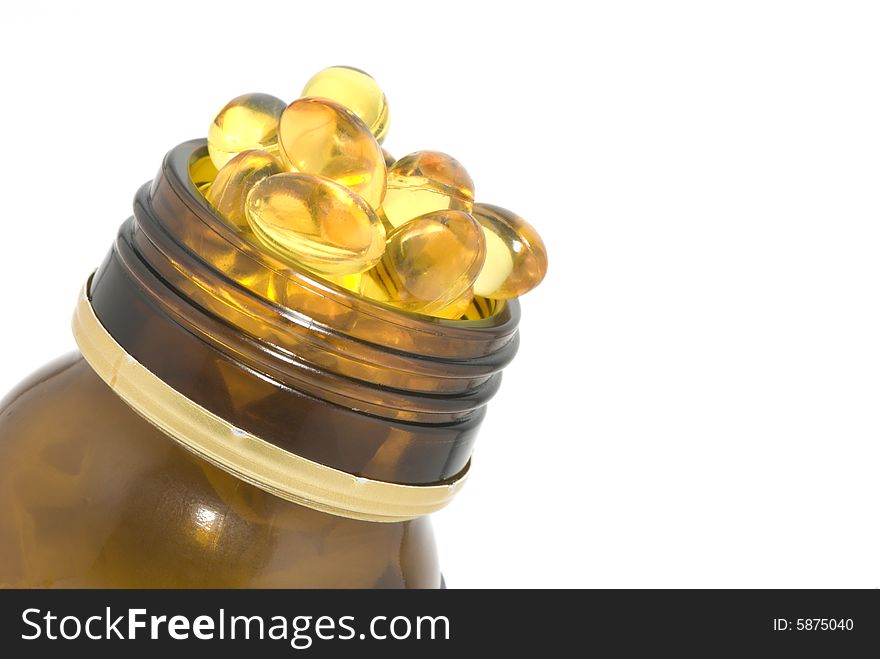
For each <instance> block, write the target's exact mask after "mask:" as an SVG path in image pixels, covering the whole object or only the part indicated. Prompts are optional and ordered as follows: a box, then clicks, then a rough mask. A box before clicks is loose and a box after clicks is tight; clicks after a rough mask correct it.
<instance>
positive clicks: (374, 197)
mask: <svg viewBox="0 0 880 659" xmlns="http://www.w3.org/2000/svg"><path fill="white" fill-rule="evenodd" d="M278 140H279V145H280V147H281V157H282V159H283V160H284V162H285V164H286V165H287V166H288V167H289V168H290V169H291V170H292V171H295V172H302V173H303V174H316V175H319V176H324V177H327V178H330V179H333V180H334V181H337V182H338V183H341V184H342V185H344V186H346V187H347V188H349V189H351V190H354V191H355V192H356V193H358V195H360V196H361V197H363V199H364V200H365V201H366V202H367V203H368V204H370V205H371V206H372V207H373V208H378V207H379V205H380V204H381V203H382V198H383V197H384V196H385V159H384V157H383V155H382V147H380V146H379V143H378V142H376V138H374V137H373V134H372V133H371V132H370V129H369V128H367V126H366V125H365V124H364V122H363V121H361V120H360V119H359V118H358V117H357V116H356V115H355V114H354V113H352V112H351V110H348V109H347V108H344V107H342V106H341V105H339V104H337V103H334V102H332V101H328V100H327V99H323V98H301V99H299V100H297V101H294V102H293V103H291V104H290V105H289V106H287V109H286V110H284V112H283V113H282V115H281V120H280V122H279V124H278Z"/></svg>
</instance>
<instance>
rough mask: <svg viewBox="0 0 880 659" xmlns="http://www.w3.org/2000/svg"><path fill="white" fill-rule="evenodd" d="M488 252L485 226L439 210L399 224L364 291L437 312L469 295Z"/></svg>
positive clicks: (412, 308)
mask: <svg viewBox="0 0 880 659" xmlns="http://www.w3.org/2000/svg"><path fill="white" fill-rule="evenodd" d="M485 256H486V241H485V238H484V236H483V230H482V229H481V228H480V225H479V224H478V223H477V221H476V220H474V218H472V217H471V216H470V215H468V214H467V213H464V212H461V211H438V212H434V213H428V214H426V215H423V216H421V217H418V218H416V219H414V220H412V221H411V222H407V223H406V224H405V225H403V226H401V227H399V228H397V229H395V230H394V231H393V232H392V233H391V234H390V235H389V236H388V242H387V245H386V247H385V254H384V256H383V257H382V260H381V261H380V262H379V263H378V265H377V266H376V267H375V268H374V269H373V270H370V271H369V272H368V273H367V275H368V276H365V277H364V279H363V287H362V292H363V294H364V295H366V296H368V297H372V298H374V299H377V300H381V301H384V302H388V303H390V304H393V305H395V306H398V307H400V308H402V309H408V310H410V311H418V312H421V313H426V314H432V313H435V312H438V311H440V310H442V309H444V308H445V307H448V306H449V305H450V304H452V303H453V302H456V301H457V300H459V299H460V298H461V297H462V296H465V295H467V294H468V291H469V290H470V289H471V287H472V286H473V283H474V281H475V280H476V278H477V275H478V274H479V272H480V269H481V268H482V266H483V262H484V260H485Z"/></svg>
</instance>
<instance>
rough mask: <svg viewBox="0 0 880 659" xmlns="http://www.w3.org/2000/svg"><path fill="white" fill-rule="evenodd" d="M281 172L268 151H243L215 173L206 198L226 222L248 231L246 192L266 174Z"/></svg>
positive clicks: (279, 164)
mask: <svg viewBox="0 0 880 659" xmlns="http://www.w3.org/2000/svg"><path fill="white" fill-rule="evenodd" d="M283 171H284V166H283V165H282V164H281V161H280V160H279V159H278V157H277V156H274V155H272V154H271V153H268V152H267V151H257V150H254V151H242V152H241V153H239V154H238V155H237V156H235V157H234V158H233V159H232V160H230V161H229V162H228V163H226V164H225V165H223V168H222V169H221V170H220V171H219V172H217V176H216V177H215V178H214V183H213V184H212V185H211V187H210V189H209V190H208V192H207V194H206V195H205V198H206V199H207V200H208V203H209V204H211V205H212V206H213V207H214V208H216V209H217V211H219V213H220V214H221V215H222V216H223V217H224V218H225V219H226V221H227V222H229V224H231V225H232V226H234V227H235V228H237V229H238V230H239V231H250V226H249V225H248V221H247V214H246V213H245V200H246V199H247V195H248V192H250V190H251V188H252V187H254V185H256V184H257V183H259V182H260V181H262V180H263V179H264V178H266V177H267V176H272V175H273V174H280V173H282V172H283Z"/></svg>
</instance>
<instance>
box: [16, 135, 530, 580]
mask: <svg viewBox="0 0 880 659" xmlns="http://www.w3.org/2000/svg"><path fill="white" fill-rule="evenodd" d="M206 161H207V158H206V148H205V144H204V141H203V140H196V141H192V142H187V143H184V144H181V145H179V146H178V147H176V148H175V149H173V150H172V151H171V152H169V154H168V155H167V156H166V158H165V160H164V162H163V165H162V168H161V170H160V172H159V174H158V175H157V177H156V178H155V180H154V181H153V182H152V184H151V185H145V186H144V187H143V188H141V189H140V190H139V191H138V193H137V196H136V198H135V204H134V216H133V217H132V218H130V219H128V220H127V221H126V222H124V223H123V224H122V226H121V227H120V230H119V234H118V237H117V239H116V242H115V244H114V245H113V247H112V249H111V250H110V253H109V254H108V256H107V258H106V259H105V261H104V263H103V264H102V265H101V266H100V268H99V269H98V270H97V272H96V273H95V274H94V275H93V276H92V277H91V278H90V279H89V281H88V282H87V283H86V285H85V287H84V289H83V294H82V296H81V299H80V301H79V304H78V305H77V308H76V313H75V316H74V334H75V336H76V339H77V343H78V345H79V347H80V351H79V352H77V353H75V354H72V355H69V356H66V357H63V358H61V359H59V360H57V361H55V362H53V363H52V364H50V365H49V366H47V367H45V368H44V369H43V370H41V371H38V372H37V373H35V374H34V375H32V376H31V377H30V378H28V379H27V380H25V381H24V382H23V383H22V384H21V385H19V387H18V388H16V389H15V390H14V391H12V392H11V393H10V394H9V395H8V396H7V397H6V398H5V399H4V400H3V401H2V403H0V585H3V586H22V587H44V586H45V587H92V586H95V587H100V586H114V587H365V588H368V587H415V588H425V587H428V588H430V587H438V586H439V585H440V583H441V577H440V569H439V566H438V561H437V556H436V549H435V545H434V539H433V535H432V531H431V526H430V521H429V517H428V515H429V514H430V513H431V512H433V511H435V510H437V509H438V508H440V507H442V506H443V505H445V504H446V503H447V502H448V501H449V500H450V499H451V498H452V496H453V495H454V494H455V492H456V491H457V489H458V488H459V487H460V486H461V484H462V483H463V479H464V477H465V476H466V474H467V470H468V466H469V460H470V455H471V450H472V446H473V442H474V438H475V436H476V432H477V429H478V427H479V425H480V422H481V420H482V418H483V415H484V411H485V406H486V403H487V402H488V400H489V398H490V397H491V396H492V395H493V394H494V393H495V391H496V390H497V387H498V384H499V381H500V378H501V369H502V368H503V367H504V366H505V365H506V364H507V363H508V362H509V360H510V359H511V358H512V357H513V355H514V353H515V351H516V347H517V340H518V339H517V331H516V326H517V320H518V313H519V308H518V305H517V302H516V301H509V302H506V303H498V304H497V305H496V306H494V307H493V306H491V305H488V306H487V305H486V304H485V302H483V303H482V304H481V305H480V307H479V308H477V307H474V308H473V309H471V310H470V313H469V317H472V318H474V320H465V321H449V320H442V319H435V318H430V317H426V316H420V315H417V314H409V313H406V312H401V311H399V310H397V309H394V308H391V307H387V306H383V305H381V304H378V303H375V302H372V301H368V300H366V299H363V298H360V297H358V296H356V295H354V294H352V293H349V292H348V291H346V290H344V289H342V288H340V287H337V286H335V285H334V284H332V283H328V282H325V281H322V280H320V279H317V278H315V277H314V276H312V275H309V274H308V273H306V272H304V271H299V270H296V269H293V268H291V267H290V266H289V265H286V264H284V263H282V262H280V261H278V260H276V259H274V258H273V257H272V256H271V255H269V254H266V253H264V252H262V251H261V250H260V249H259V248H258V247H256V246H255V245H254V244H253V243H252V242H251V241H249V240H247V239H246V237H242V236H241V235H239V234H237V233H236V232H235V231H234V230H232V229H231V228H229V227H228V226H227V225H226V224H225V223H224V221H223V220H222V218H220V217H219V216H218V215H217V214H216V213H214V211H213V210H212V209H211V208H210V207H209V206H208V205H207V203H206V202H205V200H204V198H203V196H202V195H201V193H200V192H199V189H198V186H199V185H200V183H201V180H200V172H202V171H204V170H205V169H206V168H208V169H209V168H210V165H208V164H207V162H206Z"/></svg>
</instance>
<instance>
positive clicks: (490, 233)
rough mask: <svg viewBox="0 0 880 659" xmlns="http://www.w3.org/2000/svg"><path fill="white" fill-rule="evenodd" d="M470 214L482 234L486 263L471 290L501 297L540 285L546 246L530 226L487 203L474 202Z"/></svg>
mask: <svg viewBox="0 0 880 659" xmlns="http://www.w3.org/2000/svg"><path fill="white" fill-rule="evenodd" d="M473 215H474V217H475V218H476V220H477V221H478V222H479V223H480V225H482V227H483V229H484V231H485V234H486V262H485V264H484V265H483V269H482V271H481V272H480V276H479V277H477V281H476V282H475V283H474V293H475V294H476V295H479V296H482V297H488V298H494V299H498V300H503V299H508V298H513V297H517V296H519V295H522V294H523V293H526V292H528V291H530V290H531V289H533V288H534V287H535V286H537V285H538V284H540V283H541V280H542V279H543V278H544V275H545V274H546V273H547V249H546V248H545V247H544V241H543V240H541V236H539V235H538V232H537V231H535V229H534V227H532V225H531V224H529V223H528V222H526V221H525V220H524V219H522V218H521V217H520V216H519V215H516V214H515V213H512V212H511V211H509V210H506V209H504V208H501V207H499V206H492V205H491V204H475V205H474V210H473Z"/></svg>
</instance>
